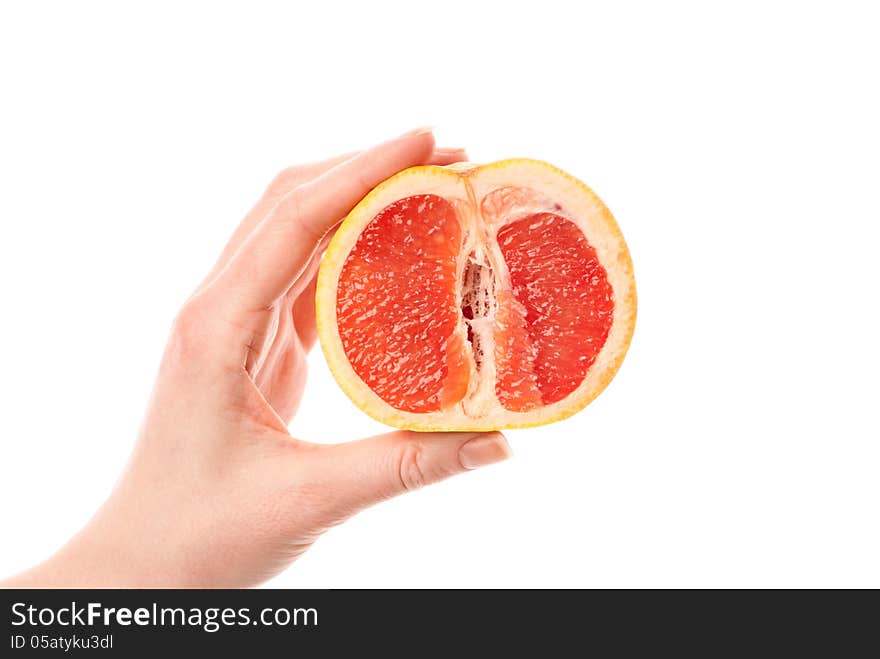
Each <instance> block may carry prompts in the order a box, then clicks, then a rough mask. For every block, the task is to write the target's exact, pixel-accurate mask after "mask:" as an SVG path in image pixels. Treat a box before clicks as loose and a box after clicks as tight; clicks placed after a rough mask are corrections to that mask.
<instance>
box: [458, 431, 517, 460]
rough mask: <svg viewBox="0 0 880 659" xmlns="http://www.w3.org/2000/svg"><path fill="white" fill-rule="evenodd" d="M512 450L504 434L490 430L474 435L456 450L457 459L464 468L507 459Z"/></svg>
mask: <svg viewBox="0 0 880 659" xmlns="http://www.w3.org/2000/svg"><path fill="white" fill-rule="evenodd" d="M511 455H513V451H511V450H510V444H508V443H507V440H506V439H505V438H504V435H502V434H501V433H498V432H492V433H488V434H485V435H479V436H477V437H474V438H473V439H472V440H470V441H469V442H467V443H465V444H464V446H462V447H461V448H460V449H459V450H458V459H459V460H460V461H461V466H462V467H464V468H465V469H477V468H479V467H485V466H486V465H490V464H494V463H496V462H501V461H502V460H507V458H509V457H510V456H511Z"/></svg>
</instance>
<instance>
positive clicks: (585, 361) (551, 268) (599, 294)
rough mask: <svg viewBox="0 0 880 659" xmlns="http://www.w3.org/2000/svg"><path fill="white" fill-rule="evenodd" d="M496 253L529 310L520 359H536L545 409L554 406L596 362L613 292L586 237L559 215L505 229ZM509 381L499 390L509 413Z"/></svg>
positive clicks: (518, 222)
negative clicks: (507, 387) (547, 406)
mask: <svg viewBox="0 0 880 659" xmlns="http://www.w3.org/2000/svg"><path fill="white" fill-rule="evenodd" d="M498 245H499V247H500V248H501V253H502V254H503V256H504V262H505V264H506V265H507V271H508V273H509V275H510V285H511V292H512V295H513V297H514V298H515V299H516V301H517V302H518V303H520V304H521V305H522V307H523V308H524V310H525V319H524V323H523V325H524V328H525V331H526V335H527V336H526V337H524V338H522V339H520V340H519V341H520V345H521V347H520V348H519V351H520V352H521V353H522V354H529V355H530V357H531V363H530V364H529V365H528V366H529V370H530V371H531V372H533V373H534V381H535V386H536V388H537V393H539V398H540V401H541V403H543V404H545V405H546V404H548V403H555V402H556V401H559V400H562V399H563V398H565V397H566V396H567V395H568V394H570V393H571V392H572V391H574V390H575V389H577V387H578V385H580V383H581V382H582V381H583V379H584V377H585V376H586V374H587V371H588V370H589V368H590V367H591V366H592V365H593V362H594V361H596V355H598V354H599V350H600V349H601V348H602V346H603V345H604V344H605V340H606V339H607V338H608V331H609V330H610V329H611V319H612V314H613V312H614V292H613V291H612V290H611V286H610V285H609V284H608V279H607V277H606V275H605V269H604V268H603V267H602V265H601V264H600V263H599V260H598V258H597V256H596V250H595V249H593V247H592V246H591V245H590V244H589V243H588V242H587V239H586V237H585V236H584V233H583V231H581V230H580V229H578V228H577V226H576V225H575V224H574V223H573V222H571V221H570V220H567V219H565V218H563V217H560V216H559V215H555V214H553V213H536V214H534V215H527V216H526V217H524V218H522V219H519V220H515V221H514V222H511V223H509V224H506V225H504V226H503V227H502V228H501V229H500V230H499V231H498ZM499 374H501V372H500V371H499ZM504 375H505V376H506V377H505V378H503V379H502V378H499V380H498V383H497V385H496V388H500V389H501V391H500V392H499V396H498V398H499V400H500V401H501V402H502V404H503V405H505V407H508V406H507V405H506V404H505V402H504V401H505V398H506V392H504V390H503V388H504V387H505V386H508V379H509V378H510V377H511V376H510V375H508V374H504ZM508 409H514V410H516V411H524V410H522V409H517V408H515V407H508Z"/></svg>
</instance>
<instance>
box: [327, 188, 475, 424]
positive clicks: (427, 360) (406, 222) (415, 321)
mask: <svg viewBox="0 0 880 659" xmlns="http://www.w3.org/2000/svg"><path fill="white" fill-rule="evenodd" d="M460 247H461V225H460V223H459V221H458V219H457V218H456V214H455V210H454V208H453V206H452V205H451V204H450V203H449V202H448V201H446V200H445V199H443V198H442V197H438V196H437V195H414V196H411V197H406V198H404V199H401V200H399V201H397V202H395V203H393V204H391V205H389V206H388V207H386V208H385V209H383V210H382V211H381V212H380V213H379V214H378V215H376V217H375V218H374V219H373V220H372V221H371V222H370V223H369V225H367V227H366V228H365V229H364V231H363V232H362V233H361V234H360V237H359V238H358V240H357V243H356V244H355V246H354V249H352V250H351V253H350V254H349V255H348V258H347V259H346V261H345V265H344V266H343V268H342V272H341V273H340V275H339V283H338V287H337V291H338V292H337V299H336V318H337V323H338V327H339V336H340V337H341V339H342V346H343V349H344V350H345V354H346V356H347V357H348V360H349V362H350V364H351V366H352V368H353V369H354V371H355V373H357V375H358V376H359V377H360V378H361V379H362V380H363V381H364V382H365V383H366V384H367V386H369V387H370V388H371V389H372V390H373V391H374V392H376V394H377V395H378V396H379V397H380V398H381V399H382V400H384V401H385V402H386V403H388V404H389V405H392V406H393V407H395V408H397V409H399V410H403V411H406V412H416V413H420V412H435V411H438V410H441V409H446V408H448V407H450V406H451V405H454V404H455V403H457V402H459V401H460V400H461V399H462V397H463V396H464V394H465V392H466V391H467V384H468V379H469V373H468V368H467V364H466V360H465V357H464V345H463V342H462V341H461V339H460V337H458V330H459V325H460V323H459V318H458V315H459V309H458V306H457V303H456V295H455V287H456V269H457V258H458V252H459V249H460Z"/></svg>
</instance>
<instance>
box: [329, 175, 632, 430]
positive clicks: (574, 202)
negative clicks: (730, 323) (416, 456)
mask: <svg viewBox="0 0 880 659" xmlns="http://www.w3.org/2000/svg"><path fill="white" fill-rule="evenodd" d="M512 185H513V186H516V185H519V186H523V187H528V188H530V189H533V190H535V191H537V192H538V193H540V194H542V195H544V196H546V197H547V198H550V199H553V200H555V201H556V202H558V203H559V204H561V206H562V207H563V208H564V210H565V214H566V217H568V218H569V219H570V220H571V221H573V222H575V223H576V224H577V225H578V226H579V228H580V229H581V230H582V231H583V232H584V234H585V236H586V238H587V240H588V241H589V243H590V244H591V245H592V246H593V247H594V248H595V249H596V252H597V254H598V256H599V260H600V262H601V263H602V265H603V267H604V268H605V270H606V273H607V277H608V281H609V283H610V284H611V287H612V289H613V291H614V301H615V307H614V319H613V322H612V325H611V329H610V331H609V334H608V338H607V340H606V341H605V344H604V345H603V347H602V349H601V350H600V351H599V354H598V355H597V357H596V360H595V362H594V363H593V365H592V367H591V368H590V370H589V372H588V373H587V375H586V377H585V378H584V380H583V382H581V384H580V385H579V386H578V387H577V388H576V389H575V390H574V391H573V392H572V393H570V394H569V395H567V396H566V397H565V398H563V399H562V400H559V401H557V402H555V403H552V404H549V405H545V406H543V407H537V408H534V409H531V410H529V411H525V412H513V411H510V410H506V409H503V408H502V407H501V406H500V405H499V406H496V408H494V409H491V410H489V411H486V412H485V413H484V414H482V415H480V416H472V415H469V414H467V413H466V412H465V410H464V409H462V408H460V407H459V408H455V409H451V410H443V411H437V412H427V413H413V412H405V411H402V410H399V409H396V408H394V407H392V406H391V405H389V404H388V403H387V402H385V401H384V400H382V399H381V398H380V397H379V396H378V395H376V393H375V392H373V391H372V389H370V388H369V387H368V386H367V385H366V383H364V381H363V380H361V378H360V377H359V376H358V375H357V374H356V373H355V371H354V369H353V368H352V365H351V364H350V362H349V360H348V358H347V357H346V354H345V351H344V350H343V346H342V341H341V338H340V335H339V331H338V327H337V320H336V298H337V286H338V282H339V275H340V272H341V271H342V267H343V265H344V263H345V260H346V258H347V257H348V254H349V252H350V251H351V249H352V248H353V246H354V244H355V242H356V241H357V239H358V237H359V236H360V234H361V232H362V231H363V229H364V228H365V227H366V226H367V224H369V223H370V222H371V221H372V219H373V218H374V216H375V215H376V214H377V213H379V211H381V210H382V209H383V208H385V207H386V206H388V205H389V204H391V203H393V202H394V201H397V200H398V199H400V198H402V197H405V196H409V195H415V194H438V195H441V196H444V197H447V198H450V199H461V200H468V199H469V200H470V201H471V202H474V201H475V200H480V199H482V198H483V197H485V195H486V194H488V193H489V192H491V191H493V190H496V189H498V188H501V187H504V186H512ZM315 301H316V320H317V328H318V336H319V338H320V342H321V348H322V350H323V352H324V356H325V358H326V360H327V364H328V366H329V368H330V371H331V372H332V373H333V376H334V378H335V379H336V381H337V382H338V383H339V386H340V387H341V388H342V390H343V391H344V392H345V394H346V395H347V396H348V397H349V398H350V399H351V400H352V402H353V403H354V404H355V405H356V406H357V407H359V408H360V409H361V410H363V411H364V412H366V413H367V414H368V415H370V416H371V417H373V418H374V419H376V420H377V421H380V422H382V423H384V424H386V425H389V426H393V427H397V428H403V429H407V430H417V431H487V430H499V429H506V428H527V427H534V426H540V425H545V424H548V423H553V422H555V421H560V420H562V419H565V418H567V417H570V416H572V415H573V414H576V413H577V412H579V411H581V410H582V409H583V408H584V407H586V406H587V405H588V404H589V403H590V402H592V401H593V400H594V399H595V398H596V396H598V395H599V394H600V393H601V392H602V391H603V390H604V389H605V387H607V386H608V383H609V382H610V381H611V379H612V378H613V377H614V375H615V373H616V372H617V370H618V369H619V368H620V365H621V363H622V361H623V358H624V356H625V355H626V351H627V349H628V347H629V344H630V341H631V339H632V335H633V331H634V328H635V321H636V306H637V300H636V287H635V279H634V275H633V266H632V260H631V258H630V255H629V250H628V249H627V246H626V242H625V241H624V238H623V234H622V233H621V231H620V228H619V227H618V225H617V222H616V221H615V220H614V217H613V216H612V215H611V212H610V211H609V210H608V208H607V207H606V206H605V205H604V204H603V203H602V201H601V200H600V199H599V197H598V196H597V195H596V194H595V193H594V192H593V191H592V190H591V189H590V188H589V187H588V186H587V185H586V184H584V183H582V182H581V181H579V180H578V179H576V178H575V177H573V176H571V175H570V174H568V173H566V172H564V171H562V170H560V169H558V168H556V167H554V166H553V165H550V164H548V163H545V162H542V161H540V160H531V159H526V158H514V159H509V160H502V161H499V162H495V163H491V164H487V165H479V166H477V165H473V164H471V163H467V164H466V165H465V166H462V165H461V164H459V165H456V166H452V167H440V166H435V165H428V166H421V167H412V168H409V169H406V170H404V171H402V172H400V173H398V174H396V175H394V176H392V177H391V178H389V179H387V180H386V181H384V182H383V183H381V184H379V185H378V186H377V187H376V188H374V189H373V190H372V191H371V192H370V193H369V194H367V196H366V197H364V198H363V199H362V200H361V201H360V203H358V204H357V206H355V207H354V208H353V209H352V211H351V212H350V213H349V214H348V216H347V217H346V218H345V220H344V221H343V222H342V224H341V225H340V227H339V229H338V230H337V232H336V234H335V235H334V237H333V239H332V240H331V242H330V244H329V246H328V248H327V251H326V253H325V254H324V256H323V259H322V262H321V267H320V271H319V274H318V284H317V291H316V296H315ZM490 375H493V376H494V374H490Z"/></svg>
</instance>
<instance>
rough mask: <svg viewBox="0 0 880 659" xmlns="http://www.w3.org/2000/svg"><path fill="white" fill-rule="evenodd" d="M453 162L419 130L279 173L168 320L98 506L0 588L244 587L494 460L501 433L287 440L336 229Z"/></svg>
mask: <svg viewBox="0 0 880 659" xmlns="http://www.w3.org/2000/svg"><path fill="white" fill-rule="evenodd" d="M464 158H465V155H464V152H463V151H461V150H457V149H435V147H434V138H433V136H432V135H431V133H430V131H427V130H421V131H414V132H412V133H408V134H406V135H404V136H402V137H400V138H397V139H395V140H391V141H390V142H386V143H384V144H381V145H379V146H377V147H374V148H372V149H370V150H368V151H365V152H361V153H356V154H349V155H346V156H341V157H339V158H335V159H332V160H328V161H326V162H321V163H316V164H312V165H305V166H300V167H293V168H291V169H287V170H285V171H283V172H282V173H281V174H279V175H278V176H277V177H276V179H275V180H274V181H273V182H272V184H271V185H270V186H269V188H268V189H267V191H266V193H265V194H264V195H263V197H262V199H260V200H259V202H257V204H256V206H255V207H254V208H253V210H251V212H250V213H249V214H248V215H247V216H246V217H245V219H244V220H243V221H242V223H241V225H240V226H239V227H238V228H237V229H236V231H235V233H234V234H233V236H232V238H231V239H230V241H229V243H228V245H227V246H226V248H225V249H224V251H223V253H222V255H221V256H220V258H219V260H218V261H217V263H216V265H215V266H214V268H213V269H212V271H211V272H210V274H209V275H208V276H207V277H206V278H205V280H204V281H203V282H202V284H201V285H200V286H199V287H198V289H197V290H196V291H195V293H194V294H193V295H192V297H191V298H190V299H189V300H188V301H187V302H186V303H185V304H184V306H183V308H182V309H181V311H180V313H179V315H178V317H177V319H176V320H175V323H174V326H173V329H172V332H171V337H170V339H169V341H168V345H167V347H166V350H165V353H164V355H163V358H162V363H161V365H160V368H159V374H158V378H157V381H156V384H155V387H154V390H153V394H152V397H151V400H150V403H149V407H148V410H147V414H146V417H145V420H144V423H143V426H142V428H141V431H140V435H139V437H138V441H137V443H136V446H135V449H134V452H133V454H132V456H131V459H130V461H129V464H128V465H127V467H126V469H125V472H124V473H123V475H122V477H121V479H120V481H119V482H118V484H117V486H116V487H115V489H114V490H113V492H112V494H111V495H110V497H109V499H108V500H107V501H106V503H105V504H104V505H103V506H102V507H101V509H100V510H99V511H98V512H97V513H96V515H95V516H94V517H93V518H92V520H91V521H90V522H89V523H88V524H87V526H86V527H85V528H84V529H83V530H82V531H81V532H80V533H79V534H78V535H77V536H75V537H74V538H73V539H72V540H71V541H70V542H69V543H68V544H67V545H65V546H64V547H63V548H62V549H61V550H60V551H59V552H58V553H57V554H55V555H54V556H53V557H52V558H50V559H49V560H48V561H46V562H45V563H43V564H42V565H39V566H37V567H35V568H33V569H31V570H29V571H28V572H25V573H23V574H21V575H19V576H17V577H14V578H12V579H10V580H8V581H7V582H5V583H4V585H6V586H60V587H64V586H87V587H88V586H95V587H97V586H133V587H138V586H165V587H186V586H216V587H219V586H225V587H239V586H249V585H254V584H258V583H260V582H262V581H264V580H266V579H268V578H269V577H271V576H272V575H274V574H276V573H278V572H279V571H281V570H282V569H283V568H285V567H286V566H287V565H288V564H289V563H290V562H292V561H293V560H294V559H296V558H297V557H298V556H299V555H300V554H302V553H303V552H304V551H305V550H306V549H308V547H309V546H310V545H311V544H312V543H313V542H314V541H315V539H316V538H317V537H318V536H320V535H321V533H323V532H324V531H326V530H327V529H328V528H330V527H332V526H333V525H335V524H338V523H339V522H342V521H344V520H345V519H347V518H348V517H350V516H351V515H353V514H355V513H356V512H358V511H359V510H362V509H363V508H365V507H367V506H369V505H372V504H374V503H377V502H379V501H382V500H384V499H387V498H389V497H392V496H395V495H397V494H401V493H403V492H406V491H408V490H412V489H416V488H418V487H420V486H422V485H425V484H428V483H433V482H435V481H438V480H441V479H443V478H446V477H448V476H451V475H453V474H456V473H460V472H463V471H466V470H469V469H473V468H476V467H479V466H483V465H486V464H490V463H493V462H497V461H499V460H502V459H504V458H506V457H508V456H509V451H510V449H509V447H508V445H507V442H506V440H505V439H504V437H503V436H502V435H500V434H499V433H482V434H479V433H413V432H407V431H396V432H391V433H388V434H385V435H381V436H377V437H372V438H369V439H364V440H360V441H354V442H348V443H343V444H314V443H309V442H306V441H303V440H301V439H294V438H293V437H291V436H290V434H289V433H288V431H287V424H288V423H289V422H290V420H291V419H292V418H293V415H294V414H295V412H296V410H297V407H298V405H299V402H300V399H301V398H302V393H303V388H304V386H305V378H306V362H305V359H306V354H307V352H308V351H309V349H310V348H311V347H312V346H313V345H314V343H315V339H316V329H315V317H314V289H315V278H316V274H317V269H318V263H319V259H320V256H321V253H322V252H323V249H324V247H326V244H327V242H328V240H329V238H330V237H331V235H332V233H333V230H334V228H335V226H336V225H337V224H338V222H339V221H340V220H341V219H342V218H343V217H344V216H345V215H346V214H347V213H348V211H349V210H350V209H351V208H352V207H353V206H354V205H355V204H356V203H357V202H358V201H359V200H360V199H361V198H362V197H363V196H364V195H365V194H366V193H367V192H369V190H370V189H371V188H373V187H374V186H375V185H377V184H378V183H380V182H381V181H383V180H384V179H386V178H387V177H389V176H391V175H392V174H394V173H396V172H397V171H399V170H402V169H405V168H406V167H409V166H412V165H419V164H426V163H434V164H449V163H452V162H455V161H458V160H463V159H464Z"/></svg>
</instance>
